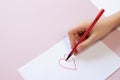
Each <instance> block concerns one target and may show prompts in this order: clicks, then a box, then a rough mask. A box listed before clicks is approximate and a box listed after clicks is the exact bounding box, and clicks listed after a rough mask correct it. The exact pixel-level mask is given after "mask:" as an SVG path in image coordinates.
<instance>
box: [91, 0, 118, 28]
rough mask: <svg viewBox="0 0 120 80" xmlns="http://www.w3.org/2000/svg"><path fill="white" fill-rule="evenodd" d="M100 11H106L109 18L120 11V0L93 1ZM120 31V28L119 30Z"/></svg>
mask: <svg viewBox="0 0 120 80" xmlns="http://www.w3.org/2000/svg"><path fill="white" fill-rule="evenodd" d="M91 1H92V3H93V4H94V5H95V6H96V7H97V8H98V9H101V8H103V9H105V13H104V15H105V16H109V15H111V14H114V13H116V12H119V11H120V0H91ZM117 30H120V27H118V28H117Z"/></svg>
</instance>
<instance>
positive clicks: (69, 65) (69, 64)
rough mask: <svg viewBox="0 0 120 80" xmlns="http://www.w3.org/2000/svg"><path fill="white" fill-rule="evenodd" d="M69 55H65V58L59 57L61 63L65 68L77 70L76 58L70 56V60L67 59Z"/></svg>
mask: <svg viewBox="0 0 120 80" xmlns="http://www.w3.org/2000/svg"><path fill="white" fill-rule="evenodd" d="M66 57H67V55H66V54H65V55H64V58H60V59H59V65H60V66H61V67H62V68H64V69H69V70H77V68H76V63H75V59H74V58H72V57H71V58H70V59H69V61H65V59H66Z"/></svg>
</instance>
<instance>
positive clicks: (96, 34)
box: [68, 12, 120, 55]
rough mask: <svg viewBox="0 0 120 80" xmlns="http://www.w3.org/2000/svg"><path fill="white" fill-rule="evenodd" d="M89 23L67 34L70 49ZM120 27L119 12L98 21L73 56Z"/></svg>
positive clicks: (82, 24) (84, 23)
mask: <svg viewBox="0 0 120 80" xmlns="http://www.w3.org/2000/svg"><path fill="white" fill-rule="evenodd" d="M90 24H91V21H87V22H83V23H81V24H80V25H78V26H76V27H74V28H73V29H71V30H70V31H69V32H68V35H69V39H70V43H71V48H73V47H74V46H75V45H76V43H77V41H78V40H79V39H80V37H81V36H82V35H83V33H84V32H85V30H86V29H87V28H88V27H89V25H90ZM118 26H120V12H117V13H115V14H113V15H110V16H108V17H105V18H102V19H100V20H99V21H98V22H97V23H96V24H95V26H94V28H93V29H92V31H91V32H90V34H89V35H88V37H87V38H86V39H85V40H84V41H83V42H82V43H81V44H79V45H78V47H77V52H75V53H74V54H75V55H77V54H78V53H80V52H81V51H83V50H84V49H86V48H87V47H89V46H90V45H92V44H93V43H95V42H96V41H98V40H100V39H102V38H103V37H105V36H106V35H107V34H108V33H109V32H111V31H112V30H113V29H114V28H116V27H118Z"/></svg>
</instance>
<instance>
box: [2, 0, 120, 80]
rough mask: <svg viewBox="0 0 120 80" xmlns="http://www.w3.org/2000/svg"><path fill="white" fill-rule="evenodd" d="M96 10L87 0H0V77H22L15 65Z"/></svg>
mask: <svg viewBox="0 0 120 80" xmlns="http://www.w3.org/2000/svg"><path fill="white" fill-rule="evenodd" d="M97 12H98V10H97V8H96V7H95V6H94V5H93V4H92V3H91V2H90V1H89V0H1V1H0V80H23V78H22V77H21V76H20V74H19V73H18V71H17V69H18V68H20V67H21V66H23V65H24V64H26V63H27V62H29V61H30V60H32V59H34V58H35V57H37V56H39V55H40V53H42V52H44V51H45V50H46V49H48V48H50V47H51V46H53V45H54V44H55V43H57V42H59V41H60V40H62V39H63V38H64V37H65V36H67V31H69V29H71V28H72V27H74V26H76V24H79V23H81V22H83V21H86V20H89V19H93V18H94V17H95V15H96V14H97ZM119 73H120V72H119ZM117 74H118V73H117ZM117 76H118V75H115V76H112V78H113V77H117ZM110 78H111V77H110ZM116 80H117V79H116Z"/></svg>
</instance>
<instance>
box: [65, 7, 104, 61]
mask: <svg viewBox="0 0 120 80" xmlns="http://www.w3.org/2000/svg"><path fill="white" fill-rule="evenodd" d="M104 11H105V10H104V9H101V10H100V12H99V13H98V15H97V16H96V18H95V19H94V21H93V22H92V24H91V25H90V26H89V27H88V29H87V30H86V31H85V33H84V34H83V35H82V37H81V38H80V40H79V41H78V43H77V44H76V45H75V47H74V48H73V49H72V50H71V52H70V53H69V55H68V57H67V58H66V61H67V60H68V59H69V58H70V57H71V56H72V54H73V53H74V52H75V51H76V48H77V46H78V45H79V44H80V43H81V42H82V41H84V39H85V38H86V37H87V35H88V34H89V33H90V31H91V30H92V28H93V27H94V25H95V24H96V22H97V21H98V20H99V18H100V17H101V16H102V14H103V13H104Z"/></svg>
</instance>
